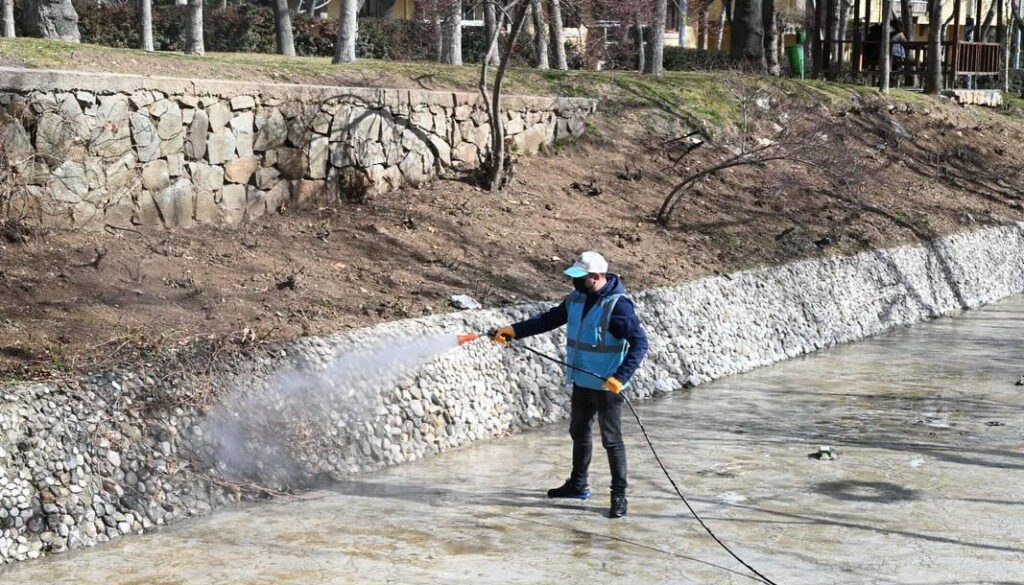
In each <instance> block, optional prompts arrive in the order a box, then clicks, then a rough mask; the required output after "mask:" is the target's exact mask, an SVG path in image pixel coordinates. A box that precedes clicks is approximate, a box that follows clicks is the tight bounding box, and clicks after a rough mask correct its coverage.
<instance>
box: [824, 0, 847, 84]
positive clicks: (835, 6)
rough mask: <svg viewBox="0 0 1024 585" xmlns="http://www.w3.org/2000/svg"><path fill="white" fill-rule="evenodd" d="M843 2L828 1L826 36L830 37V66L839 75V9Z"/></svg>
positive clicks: (841, 0)
mask: <svg viewBox="0 0 1024 585" xmlns="http://www.w3.org/2000/svg"><path fill="white" fill-rule="evenodd" d="M842 3H843V0H829V1H828V23H827V25H826V29H825V30H826V34H827V36H828V41H829V42H828V65H829V69H831V70H832V71H833V73H839V63H840V60H839V44H838V43H837V42H836V41H837V40H839V7H840V6H841V5H842Z"/></svg>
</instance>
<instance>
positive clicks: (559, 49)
mask: <svg viewBox="0 0 1024 585" xmlns="http://www.w3.org/2000/svg"><path fill="white" fill-rule="evenodd" d="M548 8H549V9H550V11H551V15H550V16H549V18H548V30H549V31H550V32H551V46H552V48H553V49H554V52H555V67H556V68H557V69H558V70H560V71H565V70H567V69H568V68H569V62H568V61H567V60H566V58H565V40H564V39H563V38H562V3H561V0H548Z"/></svg>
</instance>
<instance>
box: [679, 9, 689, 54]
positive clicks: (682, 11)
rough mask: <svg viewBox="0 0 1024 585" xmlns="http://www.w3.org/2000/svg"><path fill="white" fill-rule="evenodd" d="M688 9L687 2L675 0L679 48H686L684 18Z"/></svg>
mask: <svg viewBox="0 0 1024 585" xmlns="http://www.w3.org/2000/svg"><path fill="white" fill-rule="evenodd" d="M689 8H690V2H689V0H677V1H676V10H677V12H676V16H678V17H679V18H678V19H677V20H678V21H679V47H680V48H682V47H685V46H686V17H687V14H686V13H687V12H688V11H689Z"/></svg>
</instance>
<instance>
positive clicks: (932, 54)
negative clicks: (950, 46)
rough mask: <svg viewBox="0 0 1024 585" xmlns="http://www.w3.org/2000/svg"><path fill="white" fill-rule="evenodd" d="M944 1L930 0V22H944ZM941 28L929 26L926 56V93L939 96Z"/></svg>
mask: <svg viewBox="0 0 1024 585" xmlns="http://www.w3.org/2000/svg"><path fill="white" fill-rule="evenodd" d="M942 4H943V2H942V0H928V22H933V23H940V22H942V8H943V7H942ZM941 30H942V27H941V26H935V25H929V26H928V52H927V53H926V54H925V56H926V58H927V62H926V63H925V74H924V92H925V93H930V94H933V95H935V94H938V93H939V91H941V90H942V67H941V65H940V64H941V63H942V57H941V51H942V36H941V34H940V32H941Z"/></svg>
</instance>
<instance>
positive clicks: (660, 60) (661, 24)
mask: <svg viewBox="0 0 1024 585" xmlns="http://www.w3.org/2000/svg"><path fill="white" fill-rule="evenodd" d="M667 20H668V0H657V4H656V5H655V7H654V26H653V27H652V29H651V65H650V67H648V69H649V70H650V73H651V75H654V76H660V75H662V74H664V73H665V22H666V21H667Z"/></svg>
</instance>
